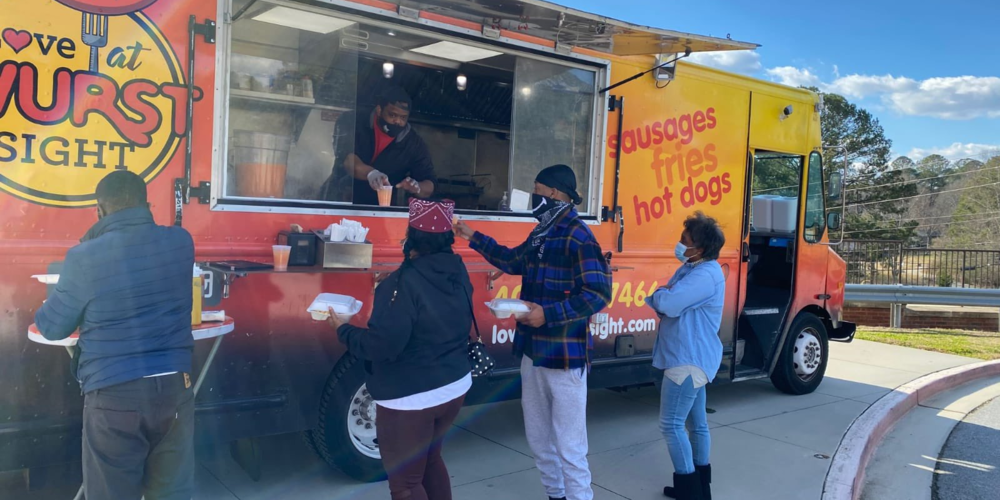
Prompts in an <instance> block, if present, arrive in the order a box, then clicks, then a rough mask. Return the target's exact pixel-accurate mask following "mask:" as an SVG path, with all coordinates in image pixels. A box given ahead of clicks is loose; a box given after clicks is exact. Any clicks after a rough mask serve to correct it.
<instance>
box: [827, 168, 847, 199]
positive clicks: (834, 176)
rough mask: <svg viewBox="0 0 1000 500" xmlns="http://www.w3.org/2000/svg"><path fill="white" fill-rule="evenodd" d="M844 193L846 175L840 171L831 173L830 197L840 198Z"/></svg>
mask: <svg viewBox="0 0 1000 500" xmlns="http://www.w3.org/2000/svg"><path fill="white" fill-rule="evenodd" d="M843 194H844V175H843V174H841V173H840V172H832V173H831V174H830V199H831V200H839V199H840V197H841V195H843Z"/></svg>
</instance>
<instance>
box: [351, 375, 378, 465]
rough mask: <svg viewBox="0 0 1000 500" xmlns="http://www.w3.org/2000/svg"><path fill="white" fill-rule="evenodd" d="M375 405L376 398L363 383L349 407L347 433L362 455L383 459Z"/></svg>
mask: <svg viewBox="0 0 1000 500" xmlns="http://www.w3.org/2000/svg"><path fill="white" fill-rule="evenodd" d="M375 406H376V405H375V400H374V399H372V396H371V394H368V389H367V388H366V387H365V385H364V384H362V385H361V387H359V388H358V392H356V393H354V398H352V399H351V405H350V407H349V408H348V409H347V433H348V434H349V435H350V436H351V444H353V445H354V448H355V449H357V450H358V451H359V452H360V453H361V454H362V455H364V456H366V457H369V458H374V459H378V460H381V459H382V454H381V452H379V449H378V438H377V437H376V434H375Z"/></svg>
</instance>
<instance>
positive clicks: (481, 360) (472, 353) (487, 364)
mask: <svg viewBox="0 0 1000 500" xmlns="http://www.w3.org/2000/svg"><path fill="white" fill-rule="evenodd" d="M460 286H461V285H460ZM462 289H463V290H465V287H464V286H463V287H462ZM465 297H466V298H467V299H469V314H471V315H472V326H473V327H475V329H476V340H475V341H473V342H469V365H470V366H471V367H472V370H471V371H472V376H473V377H481V376H483V375H489V373H490V372H491V371H493V367H494V366H496V362H495V361H493V358H491V357H490V355H489V353H487V352H486V346H485V345H484V344H483V336H482V335H480V334H479V323H477V322H476V311H475V310H474V309H473V307H472V297H471V296H470V294H469V291H468V290H465Z"/></svg>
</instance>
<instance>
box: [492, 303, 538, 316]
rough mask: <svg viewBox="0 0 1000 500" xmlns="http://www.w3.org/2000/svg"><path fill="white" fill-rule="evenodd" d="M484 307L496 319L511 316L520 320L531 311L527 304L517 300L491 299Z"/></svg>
mask: <svg viewBox="0 0 1000 500" xmlns="http://www.w3.org/2000/svg"><path fill="white" fill-rule="evenodd" d="M486 307H488V308H490V312H492V313H493V315H494V316H496V317H497V318H498V319H507V318H509V317H511V316H514V317H515V318H520V317H521V316H523V315H525V314H527V313H528V312H529V311H531V308H529V307H528V304H525V303H524V301H522V300H517V299H493V300H492V301H490V302H487V303H486Z"/></svg>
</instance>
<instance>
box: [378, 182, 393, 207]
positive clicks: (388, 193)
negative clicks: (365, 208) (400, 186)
mask: <svg viewBox="0 0 1000 500" xmlns="http://www.w3.org/2000/svg"><path fill="white" fill-rule="evenodd" d="M378 204H379V206H380V207H388V206H389V205H392V186H382V187H380V188H379V190H378Z"/></svg>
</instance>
